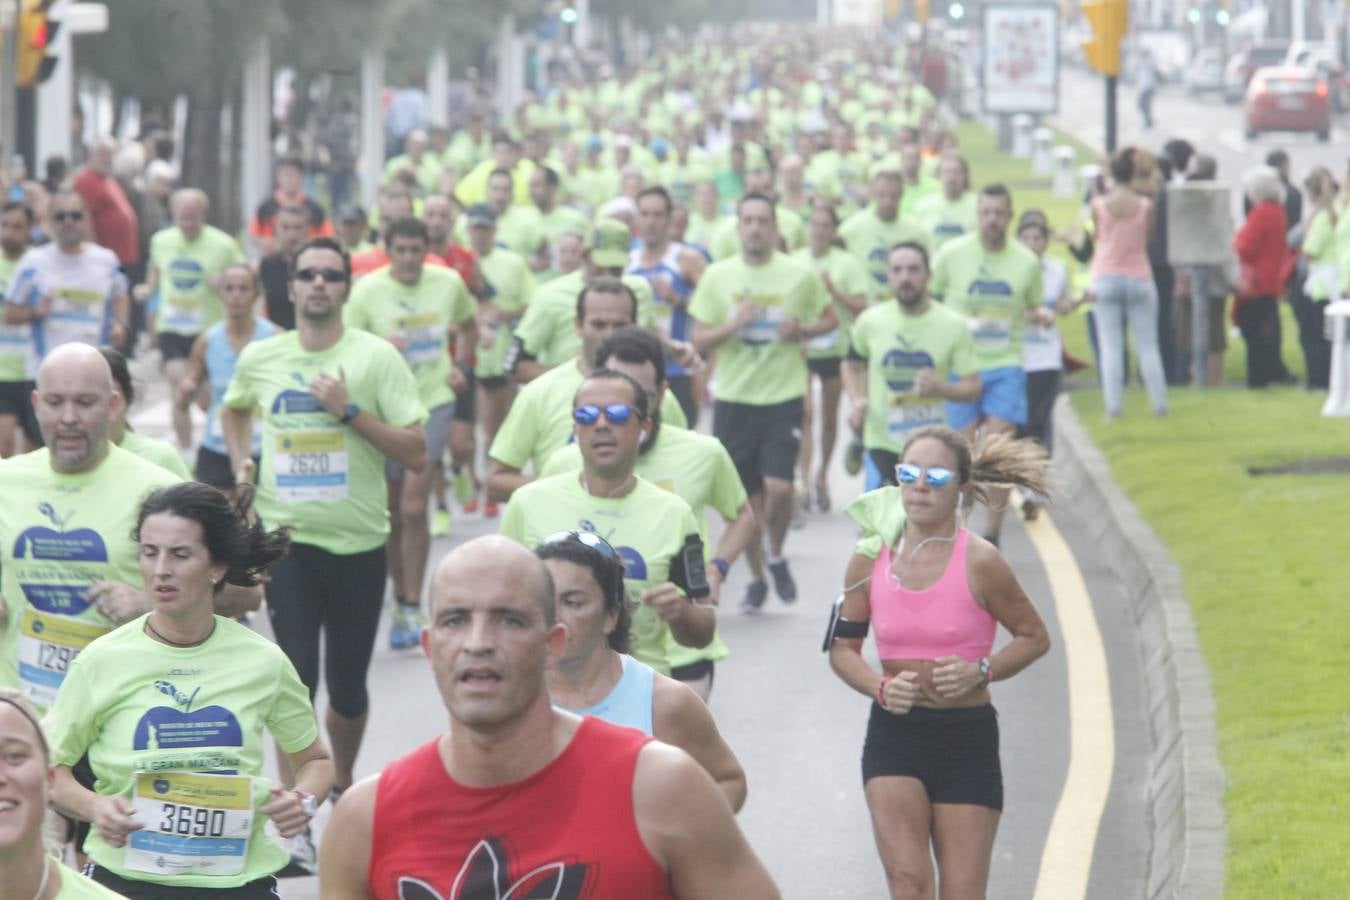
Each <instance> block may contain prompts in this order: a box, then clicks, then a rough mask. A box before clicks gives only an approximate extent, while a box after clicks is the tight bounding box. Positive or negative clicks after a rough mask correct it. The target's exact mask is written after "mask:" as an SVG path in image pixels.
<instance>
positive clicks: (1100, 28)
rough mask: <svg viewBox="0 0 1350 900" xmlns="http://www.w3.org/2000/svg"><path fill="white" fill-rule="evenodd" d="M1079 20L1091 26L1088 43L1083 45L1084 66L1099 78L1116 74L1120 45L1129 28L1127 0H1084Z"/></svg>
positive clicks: (1118, 68)
mask: <svg viewBox="0 0 1350 900" xmlns="http://www.w3.org/2000/svg"><path fill="white" fill-rule="evenodd" d="M1083 18H1085V19H1087V20H1088V24H1089V25H1091V26H1092V40H1090V41H1085V42H1084V43H1083V55H1084V56H1085V57H1087V61H1088V65H1090V66H1092V68H1094V69H1096V70H1097V71H1098V72H1100V73H1101V74H1103V75H1110V76H1115V75H1119V74H1120V42H1121V40H1123V39H1124V37H1125V32H1126V31H1127V30H1128V29H1129V24H1130V6H1129V2H1128V0H1084V2H1083Z"/></svg>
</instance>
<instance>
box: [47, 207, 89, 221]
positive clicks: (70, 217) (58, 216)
mask: <svg viewBox="0 0 1350 900" xmlns="http://www.w3.org/2000/svg"><path fill="white" fill-rule="evenodd" d="M52 218H53V219H55V220H56V221H58V222H78V221H80V220H81V219H83V218H84V213H82V212H80V211H79V210H78V209H72V210H67V211H65V212H58V213H52Z"/></svg>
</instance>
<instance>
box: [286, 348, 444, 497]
mask: <svg viewBox="0 0 1350 900" xmlns="http://www.w3.org/2000/svg"><path fill="white" fill-rule="evenodd" d="M309 392H310V393H311V394H313V395H314V396H315V398H316V399H318V401H319V403H320V404H321V405H322V406H323V408H324V411H325V412H327V413H328V414H329V415H330V416H332V417H333V418H335V419H341V418H342V417H343V416H344V415H345V414H346V409H347V402H348V400H349V399H350V395H349V394H348V393H347V376H346V373H345V372H343V371H342V367H341V366H338V374H337V376H336V377H334V376H332V375H330V374H328V373H326V372H321V373H319V374H318V375H315V376H314V378H313V379H312V380H311V381H310V383H309ZM347 424H348V425H349V426H350V427H351V428H352V429H354V430H355V431H356V433H357V434H359V435H361V437H363V438H365V439H366V440H367V441H369V442H370V443H371V445H372V446H374V447H375V449H376V450H378V451H380V452H381V453H383V454H384V455H385V456H387V457H389V458H390V459H392V460H393V461H394V462H396V463H398V464H399V465H401V466H403V467H404V468H405V469H412V470H413V471H414V472H421V471H423V470H424V469H426V467H427V435H426V432H425V431H423V430H422V426H421V425H407V426H404V427H402V428H400V427H398V426H396V425H390V424H389V423H388V422H385V421H384V420H383V419H381V418H380V417H379V416H377V415H375V414H374V413H372V412H370V411H369V410H365V409H363V410H361V411H360V412H358V413H357V414H356V417H355V418H354V419H352V420H351V421H349V422H348V423H347Z"/></svg>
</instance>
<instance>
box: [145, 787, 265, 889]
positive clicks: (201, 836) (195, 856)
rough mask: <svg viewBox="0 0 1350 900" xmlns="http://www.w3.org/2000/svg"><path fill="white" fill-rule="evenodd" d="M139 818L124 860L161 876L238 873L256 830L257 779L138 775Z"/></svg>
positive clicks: (245, 858) (242, 868) (241, 868)
mask: <svg viewBox="0 0 1350 900" xmlns="http://www.w3.org/2000/svg"><path fill="white" fill-rule="evenodd" d="M131 802H132V805H133V806H134V807H135V812H134V814H133V815H134V816H135V819H136V821H137V822H139V823H140V824H141V825H142V826H144V827H143V828H142V829H141V830H140V831H133V832H132V833H131V834H130V835H129V836H128V838H127V847H126V856H125V858H124V860H123V864H124V865H125V866H126V867H127V868H128V869H131V870H133V871H137V872H152V873H154V874H156V875H181V874H193V875H237V874H239V873H240V872H242V871H243V870H244V863H245V861H246V860H247V858H248V841H249V836H250V835H251V834H252V832H253V794H252V787H251V781H250V779H249V778H248V777H247V776H244V775H196V774H185V773H159V774H145V775H138V776H137V777H136V789H135V792H134V794H133V795H132V801H131Z"/></svg>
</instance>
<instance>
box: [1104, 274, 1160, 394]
mask: <svg viewBox="0 0 1350 900" xmlns="http://www.w3.org/2000/svg"><path fill="white" fill-rule="evenodd" d="M1092 293H1093V296H1094V297H1095V298H1096V305H1097V308H1096V310H1095V312H1096V320H1097V333H1098V337H1099V339H1100V351H1101V360H1102V396H1103V398H1104V399H1105V401H1106V414H1107V415H1108V416H1111V417H1115V416H1118V415H1120V411H1121V400H1122V395H1123V393H1124V391H1123V390H1122V388H1121V382H1122V379H1123V378H1124V372H1125V356H1124V353H1123V352H1122V350H1121V347H1122V338H1124V336H1125V325H1126V323H1128V324H1129V326H1130V333H1131V334H1132V335H1134V346H1135V350H1136V352H1137V353H1138V354H1139V377H1140V378H1141V379H1142V380H1143V382H1144V388H1145V389H1146V390H1147V391H1148V401H1149V405H1151V406H1152V407H1153V411H1154V412H1155V413H1164V412H1166V411H1167V380H1166V378H1165V377H1164V375H1163V364H1162V355H1161V354H1160V353H1159V351H1158V289H1157V287H1156V286H1155V285H1154V283H1153V279H1151V278H1126V277H1124V276H1120V275H1099V276H1097V277H1096V278H1095V279H1093V282H1092Z"/></svg>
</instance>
